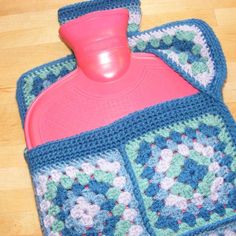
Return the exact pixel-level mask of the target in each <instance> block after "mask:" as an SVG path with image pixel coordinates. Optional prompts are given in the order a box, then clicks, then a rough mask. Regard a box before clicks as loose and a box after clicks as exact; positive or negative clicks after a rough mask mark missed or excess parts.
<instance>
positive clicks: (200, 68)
mask: <svg viewBox="0 0 236 236" xmlns="http://www.w3.org/2000/svg"><path fill="white" fill-rule="evenodd" d="M207 71H208V66H207V64H206V63H204V62H197V61H196V62H193V64H192V72H193V75H198V74H202V73H204V72H207Z"/></svg>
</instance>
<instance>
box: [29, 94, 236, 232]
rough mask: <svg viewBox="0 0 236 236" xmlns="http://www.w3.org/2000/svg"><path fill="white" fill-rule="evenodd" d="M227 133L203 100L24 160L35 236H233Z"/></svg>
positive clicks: (160, 109)
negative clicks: (37, 223) (36, 218)
mask: <svg viewBox="0 0 236 236" xmlns="http://www.w3.org/2000/svg"><path fill="white" fill-rule="evenodd" d="M235 144H236V127H235V124H234V121H233V119H232V118H231V116H230V114H229V112H228V111H227V109H226V107H225V106H224V105H223V104H222V103H221V102H217V101H215V99H213V98H212V97H210V96H208V95H205V94H201V93H200V94H196V95H193V96H191V97H188V98H185V99H179V100H176V101H171V102H167V103H164V104H160V105H156V106H154V107H150V108H147V109H144V110H143V111H140V112H136V113H134V114H132V115H130V116H127V117H125V118H123V119H121V120H119V121H117V122H114V123H112V124H111V125H109V126H106V127H103V128H99V129H97V130H95V131H89V132H86V133H83V134H81V135H78V136H74V137H70V138H68V139H64V140H59V141H56V142H51V143H47V144H44V145H42V146H39V147H37V148H34V149H31V150H29V151H27V152H26V160H27V162H28V164H29V168H30V171H31V175H32V180H33V184H34V187H35V194H36V199H37V205H38V210H39V214H40V219H41V224H42V228H43V231H44V234H45V235H47V236H48V235H50V236H58V235H63V236H68V235H83V234H84V235H91V234H93V235H135V236H136V235H170V236H171V235H195V234H198V233H212V232H214V233H221V232H223V233H224V232H233V230H234V225H235V222H236V213H235V210H236V201H235V199H236V182H235V179H236V148H235V147H236V145H235Z"/></svg>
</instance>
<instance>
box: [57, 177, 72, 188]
mask: <svg viewBox="0 0 236 236" xmlns="http://www.w3.org/2000/svg"><path fill="white" fill-rule="evenodd" d="M60 182H61V185H62V186H63V187H64V188H65V189H70V188H71V187H72V184H73V182H74V181H73V180H72V179H71V178H70V177H69V176H65V175H63V176H62V177H61V179H60Z"/></svg>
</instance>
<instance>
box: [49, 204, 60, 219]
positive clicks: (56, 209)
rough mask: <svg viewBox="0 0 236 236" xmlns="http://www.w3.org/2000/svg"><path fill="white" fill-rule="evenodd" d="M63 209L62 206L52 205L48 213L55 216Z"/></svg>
mask: <svg viewBox="0 0 236 236" xmlns="http://www.w3.org/2000/svg"><path fill="white" fill-rule="evenodd" d="M60 211H61V209H60V207H59V206H55V205H53V206H51V207H50V208H49V209H48V214H49V215H51V216H55V215H57V214H58V213H59V212H60Z"/></svg>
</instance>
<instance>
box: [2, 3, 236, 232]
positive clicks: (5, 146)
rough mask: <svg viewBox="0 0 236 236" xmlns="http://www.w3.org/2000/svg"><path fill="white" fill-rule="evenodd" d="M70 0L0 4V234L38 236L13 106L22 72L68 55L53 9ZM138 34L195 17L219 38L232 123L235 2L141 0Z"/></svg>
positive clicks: (235, 101)
mask: <svg viewBox="0 0 236 236" xmlns="http://www.w3.org/2000/svg"><path fill="white" fill-rule="evenodd" d="M74 2H78V1H76V0H67V1H66V0H24V1H18V0H10V1H9V0H0V5H1V8H0V56H1V57H0V72H1V79H0V235H4V236H40V235H42V234H41V231H40V227H39V222H38V218H37V213H36V207H35V203H34V197H33V191H32V186H31V180H30V176H29V173H28V169H27V166H26V163H25V161H24V158H23V149H24V147H25V143H24V136H23V131H22V129H21V122H20V118H19V115H18V108H17V105H16V101H15V89H16V81H17V79H18V77H19V76H20V75H21V74H22V73H23V72H25V71H27V70H29V69H31V68H33V67H35V66H38V65H40V64H43V63H46V62H48V61H51V60H54V59H57V58H59V57H62V56H64V55H66V54H68V53H69V50H68V48H67V47H66V46H64V44H63V43H61V42H60V39H59V37H58V23H57V9H58V8H59V7H61V6H64V5H66V4H69V3H74ZM142 12H143V18H142V29H143V30H144V29H148V28H152V27H153V26H157V25H161V24H163V23H166V22H170V21H175V20H180V19H185V18H201V19H203V20H205V21H206V22H208V23H209V24H210V25H211V26H212V27H213V29H214V30H215V32H216V34H217V36H218V37H219V39H220V42H221V44H222V47H223V50H224V52H225V56H226V59H227V66H228V78H227V82H226V84H225V86H224V90H223V91H224V99H225V102H226V103H227V105H228V107H229V109H230V110H231V112H232V113H233V116H234V117H235V118H236V1H235V0H225V1H222V0H142Z"/></svg>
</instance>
